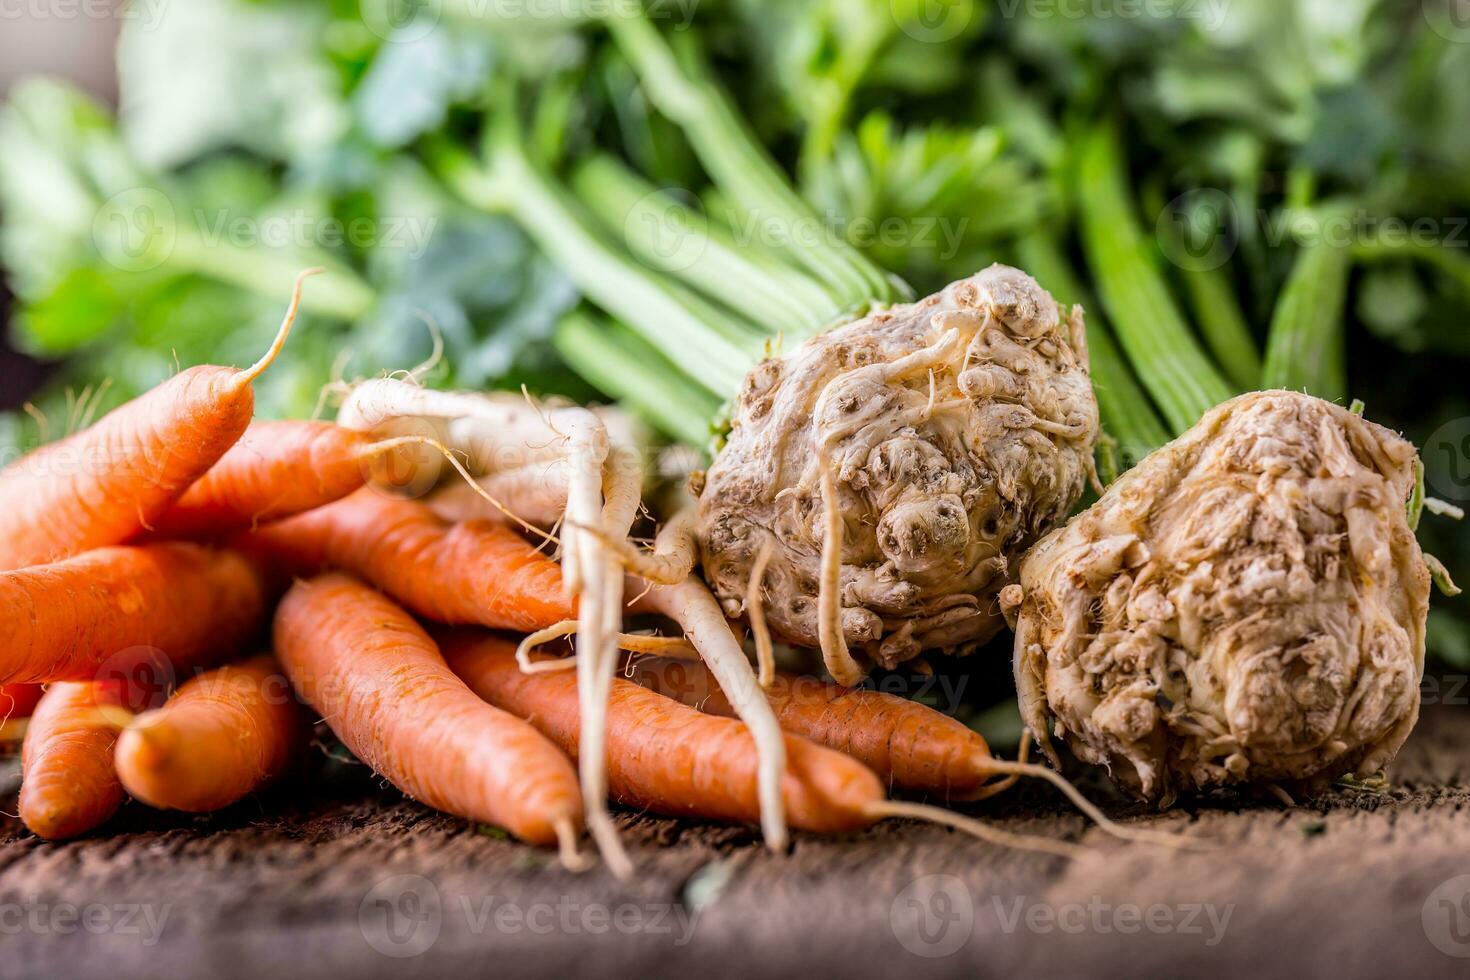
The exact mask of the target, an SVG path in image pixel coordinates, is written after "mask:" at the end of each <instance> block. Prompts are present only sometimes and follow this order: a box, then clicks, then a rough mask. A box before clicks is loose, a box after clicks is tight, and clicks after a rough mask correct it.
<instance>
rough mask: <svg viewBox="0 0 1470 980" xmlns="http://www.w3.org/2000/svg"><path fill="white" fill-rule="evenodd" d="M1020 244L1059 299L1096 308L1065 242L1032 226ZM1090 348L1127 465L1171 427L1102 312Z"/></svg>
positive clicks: (1107, 417)
mask: <svg viewBox="0 0 1470 980" xmlns="http://www.w3.org/2000/svg"><path fill="white" fill-rule="evenodd" d="M1016 249H1017V253H1018V255H1019V257H1020V260H1021V264H1022V265H1023V266H1024V267H1025V268H1026V270H1027V271H1028V272H1030V273H1031V275H1033V276H1035V277H1036V281H1037V282H1039V283H1041V285H1042V286H1043V287H1044V288H1045V289H1046V290H1047V291H1048V292H1050V293H1051V294H1052V295H1053V296H1055V297H1056V298H1057V300H1058V301H1059V302H1063V303H1080V304H1082V305H1083V306H1084V307H1086V308H1087V309H1088V310H1089V311H1095V310H1096V306H1095V305H1091V304H1090V302H1089V298H1088V296H1087V293H1086V291H1085V290H1084V289H1083V287H1082V284H1081V283H1080V282H1078V281H1077V278H1076V276H1075V275H1074V274H1073V272H1072V267H1071V264H1070V263H1069V262H1068V261H1067V258H1066V256H1065V255H1063V254H1062V249H1061V246H1060V245H1059V244H1058V243H1057V240H1056V239H1055V238H1054V237H1052V236H1051V235H1050V234H1049V233H1048V232H1045V231H1041V230H1033V231H1030V232H1028V233H1027V234H1025V235H1023V236H1022V237H1021V238H1020V240H1019V241H1018V242H1017V243H1016ZM1087 349H1088V354H1089V357H1090V360H1091V370H1092V388H1093V391H1094V392H1096V394H1097V407H1098V411H1099V412H1100V413H1101V415H1102V423H1103V428H1104V429H1106V430H1107V432H1108V434H1109V435H1111V436H1112V437H1113V438H1114V439H1116V440H1117V441H1118V447H1119V449H1120V450H1121V451H1122V454H1123V463H1124V468H1125V469H1126V468H1128V467H1129V466H1131V465H1133V464H1134V463H1137V462H1138V461H1139V460H1141V459H1143V457H1144V456H1147V455H1148V454H1149V453H1151V452H1153V451H1154V450H1155V449H1157V448H1159V447H1160V446H1162V445H1163V444H1164V443H1166V442H1168V441H1169V432H1168V430H1167V429H1165V428H1164V423H1163V422H1161V421H1159V416H1158V413H1157V412H1155V411H1154V408H1153V406H1152V405H1151V404H1149V400H1148V395H1146V394H1145V393H1144V391H1143V389H1142V388H1140V387H1139V386H1138V382H1137V381H1136V380H1134V377H1133V372H1132V371H1130V370H1129V369H1128V363H1127V361H1125V360H1124V358H1123V353H1122V352H1121V351H1120V350H1118V346H1117V343H1116V342H1115V341H1114V340H1113V336H1112V334H1111V333H1110V332H1109V330H1108V326H1107V324H1106V323H1105V322H1104V321H1103V319H1102V315H1101V313H1099V312H1089V313H1088V315H1087Z"/></svg>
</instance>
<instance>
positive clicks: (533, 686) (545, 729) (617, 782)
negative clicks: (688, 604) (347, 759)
mask: <svg viewBox="0 0 1470 980" xmlns="http://www.w3.org/2000/svg"><path fill="white" fill-rule="evenodd" d="M441 640H442V642H443V646H444V656H445V659H446V660H447V661H448V663H449V666H450V668H452V669H453V670H454V672H455V673H456V674H458V675H459V676H460V677H461V678H463V679H464V681H465V683H467V684H469V686H470V688H471V689H472V690H473V691H474V692H475V693H476V694H478V695H480V696H481V697H482V698H484V699H485V700H487V701H489V702H490V703H491V704H493V705H495V706H496V707H497V708H502V709H504V710H506V711H509V712H510V713H511V714H513V715H517V716H519V717H522V718H525V719H527V720H528V721H529V722H530V723H531V724H532V725H535V726H536V728H537V729H538V730H539V731H540V732H541V733H542V734H544V735H546V736H547V737H548V738H550V739H551V740H552V741H554V742H555V743H556V744H558V745H560V746H561V747H562V749H564V750H565V751H566V752H568V753H570V754H575V753H576V751H577V741H578V730H579V727H580V726H579V722H578V707H577V678H576V676H575V675H574V674H573V673H571V672H569V671H554V672H547V673H532V674H528V673H524V672H522V671H521V669H520V667H519V665H518V664H517V663H516V648H515V644H513V643H510V642H508V641H506V640H504V639H501V638H500V637H497V636H493V635H491V634H488V633H483V632H479V631H470V630H456V631H453V632H449V633H446V634H444V635H443V636H442V637H441ZM607 749H608V760H607V761H608V779H609V788H610V789H611V791H612V794H613V796H614V797H615V798H616V799H617V800H618V801H619V802H621V803H624V804H626V805H629V806H635V807H642V808H646V809H649V810H653V811H655V812H658V813H665V814H670V815H675V816H695V817H703V818H707V819H712V820H729V821H736V822H740V823H756V822H758V821H759V820H760V804H759V802H758V800H757V797H756V751H755V742H754V740H753V739H752V738H751V736H750V732H749V730H748V729H747V728H746V727H745V726H744V725H743V724H741V723H740V722H738V721H732V720H730V719H726V718H715V717H711V716H709V715H703V714H700V713H699V712H698V711H695V710H693V709H692V708H688V707H685V706H684V705H682V704H680V703H678V702H677V701H672V700H670V699H668V698H665V697H663V696H662V695H659V694H655V693H653V692H652V691H648V690H645V689H643V688H641V687H639V686H638V685H636V684H633V683H631V682H629V681H625V680H616V681H614V682H613V684H612V693H611V697H610V699H609V702H608V709H607ZM786 757H787V770H786V775H785V777H784V779H783V780H782V784H781V786H782V796H783V798H784V800H785V803H786V812H787V816H788V818H789V819H790V821H791V825H792V826H794V827H800V828H802V829H805V830H813V831H818V832H823V833H842V832H847V831H852V830H858V829H861V828H863V827H866V826H868V825H869V824H871V823H872V822H873V820H874V817H873V816H871V815H870V811H871V808H872V807H873V806H874V805H876V804H878V803H880V802H881V801H882V800H883V787H882V785H881V784H880V783H879V782H878V777H877V776H875V775H874V774H873V772H872V771H871V770H870V769H868V768H867V767H866V766H864V765H863V764H862V763H860V762H858V761H857V760H855V759H852V758H849V757H848V756H845V755H842V754H840V753H837V752H833V751H831V750H830V749H825V748H822V747H821V746H819V745H813V744H812V743H810V742H808V741H806V740H805V739H801V738H797V737H795V736H791V735H788V736H786Z"/></svg>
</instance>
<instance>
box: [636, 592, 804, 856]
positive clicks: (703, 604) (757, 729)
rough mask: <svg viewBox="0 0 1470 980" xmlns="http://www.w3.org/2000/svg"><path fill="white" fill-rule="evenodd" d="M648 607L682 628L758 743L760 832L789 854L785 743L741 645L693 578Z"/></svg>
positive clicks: (655, 595)
mask: <svg viewBox="0 0 1470 980" xmlns="http://www.w3.org/2000/svg"><path fill="white" fill-rule="evenodd" d="M647 602H648V604H649V605H650V606H652V607H653V608H654V609H655V610H656V611H658V612H661V613H663V614H664V615H665V616H667V617H669V618H670V619H672V620H674V622H676V623H678V624H679V626H680V628H681V629H683V630H684V634H685V636H687V637H688V638H689V642H690V643H692V644H693V645H694V648H695V649H697V650H698V651H699V653H700V656H701V657H703V658H704V662H705V665H706V666H708V667H709V670H710V673H711V674H713V675H714V677H715V681H716V682H717V683H718V684H719V685H720V690H721V691H723V692H724V694H725V697H726V699H728V700H729V702H730V705H731V707H733V708H734V709H735V713H736V714H737V715H739V717H740V720H741V721H743V722H745V727H746V728H748V729H749V730H750V735H751V738H753V739H754V740H755V747H756V755H757V756H758V758H759V769H758V774H757V790H758V796H759V798H760V807H761V831H762V833H763V834H764V835H765V839H766V846H767V847H769V848H770V849H771V850H773V851H784V850H785V849H786V842H787V830H786V806H785V802H784V801H783V800H782V798H781V781H782V779H783V777H784V776H785V773H786V741H785V738H784V736H783V735H782V734H781V726H780V725H778V724H777V723H776V715H775V712H773V711H772V710H771V704H770V702H769V701H767V700H766V696H765V693H764V692H763V691H762V690H761V688H760V683H759V682H758V681H757V680H756V677H755V671H754V670H752V669H751V667H750V661H749V660H747V659H746V658H745V651H744V650H742V649H741V648H740V641H739V640H738V639H737V638H736V637H735V633H734V632H733V631H732V630H731V629H730V623H729V622H728V621H727V620H726V619H725V614H724V613H723V612H722V611H721V610H720V604H719V603H718V602H716V601H715V597H714V596H713V595H711V594H710V591H709V588H708V587H707V586H705V584H704V583H703V582H702V581H700V580H699V579H698V578H697V577H693V576H691V577H690V578H687V579H685V580H684V581H683V582H681V583H679V584H678V585H665V586H659V587H658V588H655V589H652V590H651V591H650V592H649V594H648V600H647Z"/></svg>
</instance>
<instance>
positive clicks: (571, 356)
mask: <svg viewBox="0 0 1470 980" xmlns="http://www.w3.org/2000/svg"><path fill="white" fill-rule="evenodd" d="M552 342H553V344H555V346H556V349H557V352H558V353H559V354H560V355H561V357H562V360H564V361H566V362H567V364H568V365H569V366H570V367H571V368H572V370H574V371H576V372H577V373H578V374H579V375H581V376H582V377H583V378H584V379H586V380H587V381H588V382H590V383H591V384H592V385H593V386H594V387H596V388H597V389H598V390H600V391H602V392H603V393H604V394H606V395H609V396H611V397H613V398H616V399H617V400H619V401H621V402H623V403H624V404H627V405H629V406H631V407H632V408H633V409H634V410H635V411H636V412H638V414H640V415H642V416H643V417H644V419H646V420H647V421H648V422H650V423H652V424H653V425H655V426H657V427H658V428H659V429H660V430H661V431H663V432H666V433H668V434H669V435H671V436H673V437H675V438H676V439H679V440H681V441H683V442H686V443H688V444H689V445H691V446H702V445H704V444H705V443H706V442H708V441H709V438H710V436H711V434H712V431H711V427H710V423H711V420H712V419H714V418H715V416H716V415H717V414H718V412H719V410H720V400H719V399H718V398H716V397H715V396H714V395H711V394H710V393H709V392H708V391H705V390H704V389H703V388H701V387H699V386H698V385H697V384H694V383H693V382H691V381H689V380H687V379H686V378H685V377H684V376H683V375H682V374H680V373H679V371H678V369H677V368H675V367H674V366H673V365H672V364H670V363H669V362H668V360H667V359H666V358H664V357H663V355H661V354H660V353H659V352H658V349H657V348H655V347H653V346H652V345H650V344H648V343H647V342H646V341H644V340H643V339H642V338H641V337H639V336H638V335H637V334H636V333H634V332H633V331H632V330H630V329H628V328H627V327H626V326H624V325H623V324H620V323H616V322H613V321H608V320H605V319H602V318H601V317H596V318H594V317H592V316H590V315H588V314H586V313H581V312H576V313H572V314H569V315H568V316H566V317H565V318H563V320H562V321H561V323H560V324H559V325H558V326H557V329H556V334H555V336H554V337H553V339H552Z"/></svg>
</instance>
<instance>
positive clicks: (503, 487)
mask: <svg viewBox="0 0 1470 980" xmlns="http://www.w3.org/2000/svg"><path fill="white" fill-rule="evenodd" d="M451 448H452V447H451ZM569 480H570V476H569V474H568V472H567V466H566V461H565V460H553V461H552V462H550V463H536V464H533V465H531V466H523V467H521V468H520V469H515V470H507V471H505V472H503V473H491V474H488V475H486V476H482V477H479V478H478V480H477V481H476V482H478V483H479V484H480V487H481V489H483V490H484V491H485V492H486V493H487V494H489V495H490V496H492V497H494V498H495V499H496V500H500V501H503V502H504V504H505V506H506V508H507V509H508V510H510V511H511V512H513V513H515V514H519V515H520V516H521V518H522V519H524V520H526V521H529V522H531V523H532V524H535V525H536V526H538V527H545V528H549V527H551V526H552V525H554V524H556V523H557V522H558V521H560V520H561V519H562V515H563V514H564V513H565V512H566V509H567V485H568V482H569ZM427 503H428V504H429V506H430V507H432V508H433V509H434V512H435V513H436V514H438V515H439V516H440V517H442V518H444V519H445V520H448V521H473V520H501V519H502V518H503V517H504V514H503V513H502V512H501V511H499V510H498V509H496V508H494V507H487V506H485V499H484V497H482V496H481V495H480V494H479V493H477V492H475V491H474V490H473V489H471V488H469V487H466V486H461V485H460V484H454V485H453V486H448V487H444V488H443V489H441V490H438V491H436V492H435V493H434V494H433V495H432V496H430V497H429V498H428V500H427Z"/></svg>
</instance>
